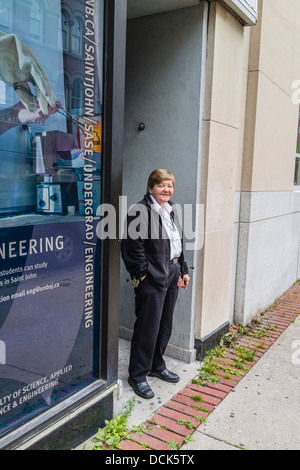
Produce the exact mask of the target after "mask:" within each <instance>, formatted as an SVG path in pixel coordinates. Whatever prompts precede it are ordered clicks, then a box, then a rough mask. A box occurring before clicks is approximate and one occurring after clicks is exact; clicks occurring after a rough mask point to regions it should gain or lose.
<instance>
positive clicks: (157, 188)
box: [148, 180, 174, 206]
mask: <svg viewBox="0 0 300 470" xmlns="http://www.w3.org/2000/svg"><path fill="white" fill-rule="evenodd" d="M148 190H149V192H150V194H151V195H152V196H153V197H154V199H155V200H156V201H157V202H158V204H159V205H160V206H161V205H162V204H165V203H166V202H168V201H169V200H170V199H171V197H172V195H173V192H174V186H173V182H172V180H164V181H162V182H161V183H160V184H155V185H154V186H153V188H151V189H150V188H148Z"/></svg>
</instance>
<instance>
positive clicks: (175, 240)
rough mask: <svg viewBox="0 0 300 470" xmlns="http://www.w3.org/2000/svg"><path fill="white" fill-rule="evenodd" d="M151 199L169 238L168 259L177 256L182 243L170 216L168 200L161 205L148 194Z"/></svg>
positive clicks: (170, 209)
mask: <svg viewBox="0 0 300 470" xmlns="http://www.w3.org/2000/svg"><path fill="white" fill-rule="evenodd" d="M150 197H151V200H152V202H153V205H154V208H155V210H156V211H157V212H158V213H159V215H160V216H161V219H162V223H163V226H164V229H165V231H166V232H167V235H168V237H169V239H170V248H171V255H170V259H173V258H179V256H180V255H181V251H182V243H181V238H180V234H179V232H178V229H177V227H176V225H175V224H174V221H173V220H172V218H171V215H170V214H171V212H172V206H171V204H169V203H168V202H166V203H165V204H163V205H161V206H160V205H159V204H158V202H157V201H156V199H154V197H153V196H152V195H151V194H150Z"/></svg>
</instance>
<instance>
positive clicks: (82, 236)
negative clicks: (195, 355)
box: [0, 0, 103, 435]
mask: <svg viewBox="0 0 300 470" xmlns="http://www.w3.org/2000/svg"><path fill="white" fill-rule="evenodd" d="M102 24H103V1H102V0H95V1H90V2H88V9H87V7H86V5H85V3H84V2H82V1H80V0H65V1H60V0H52V1H51V2H46V1H41V0H34V1H32V2H28V1H27V0H19V1H18V2H15V1H13V0H12V1H7V0H0V78H1V79H0V435H1V433H4V432H6V431H8V430H9V429H11V428H13V427H14V426H16V425H18V424H20V423H22V422H23V421H24V420H26V419H28V418H31V417H32V416H34V415H36V414H37V413H39V412H41V411H43V410H45V409H47V408H48V407H49V406H51V405H53V404H55V403H57V402H58V401H60V400H62V399H64V398H66V397H67V396H69V395H70V394H72V393H74V392H75V391H77V390H78V389H80V388H82V387H84V386H86V385H87V384H88V383H90V382H91V381H93V380H95V379H96V378H97V371H98V358H97V356H96V355H95V354H94V349H95V347H94V346H95V341H97V338H96V332H97V316H95V314H94V312H95V310H97V307H98V304H99V298H98V289H95V286H97V284H98V282H99V268H98V266H99V256H100V253H99V244H98V241H97V237H96V235H95V227H96V211H97V207H98V206H99V204H100V191H101V157H102V155H101V153H102V49H103V30H102ZM27 25H29V28H27ZM87 25H88V28H87ZM95 44H97V47H95ZM91 110H92V111H91ZM87 220H88V222H87ZM87 242H89V244H88V243H87Z"/></svg>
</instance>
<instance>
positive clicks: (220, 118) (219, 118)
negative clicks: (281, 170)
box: [196, 2, 249, 338]
mask: <svg viewBox="0 0 300 470" xmlns="http://www.w3.org/2000/svg"><path fill="white" fill-rule="evenodd" d="M248 40H249V33H248V31H247V28H244V27H243V26H242V24H241V23H240V22H239V21H238V20H237V19H235V18H234V17H233V16H232V15H231V14H230V12H229V11H227V10H226V9H225V8H224V7H222V6H221V4H220V3H218V2H212V3H211V4H210V17H209V31H208V58H207V79H206V106H205V116H204V137H203V165H202V182H201V184H202V186H201V187H202V189H201V203H202V204H203V205H204V211H205V228H204V247H203V249H202V250H201V252H200V253H199V260H198V277H197V283H198V285H197V293H198V294H197V299H196V338H204V337H205V336H207V335H209V334H210V333H212V332H213V331H214V330H216V329H218V328H219V327H220V326H222V325H223V324H225V323H226V322H228V320H229V317H230V303H231V282H232V281H231V272H232V247H233V240H234V218H235V200H236V185H237V182H240V179H241V177H240V176H239V175H240V174H241V165H242V148H243V135H244V129H243V124H244V116H245V103H246V85H247V61H248V51H249V42H248Z"/></svg>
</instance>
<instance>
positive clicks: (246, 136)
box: [120, 0, 299, 361]
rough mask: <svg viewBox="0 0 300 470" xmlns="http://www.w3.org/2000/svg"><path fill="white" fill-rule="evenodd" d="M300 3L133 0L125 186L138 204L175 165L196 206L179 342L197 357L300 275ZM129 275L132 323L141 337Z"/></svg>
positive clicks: (125, 312)
mask: <svg viewBox="0 0 300 470" xmlns="http://www.w3.org/2000/svg"><path fill="white" fill-rule="evenodd" d="M175 3H176V6H175ZM184 7H185V8H184ZM298 8H299V7H298V4H297V2H295V1H292V2H289V5H288V6H284V7H283V6H282V2H279V1H278V2H277V1H268V0H262V1H258V2H256V1H210V2H205V1H202V2H198V1H183V2H180V1H179V2H167V1H166V2H159V5H158V4H157V2H153V4H152V3H151V7H150V6H149V5H148V6H146V5H145V4H144V2H134V1H129V2H128V18H129V19H128V24H127V72H126V106H125V143H124V172H123V193H124V194H125V195H126V196H128V200H129V202H128V204H129V205H130V204H132V203H133V202H134V199H135V198H136V197H137V193H138V194H140V195H142V194H143V191H144V189H145V181H146V176H147V173H149V172H150V171H151V169H153V168H155V167H167V168H170V169H171V170H172V171H174V173H175V176H177V178H176V191H175V195H174V197H175V199H176V202H177V201H178V202H179V204H181V205H184V204H194V208H193V209H192V210H191V217H192V219H193V223H194V225H193V227H194V229H195V232H196V233H195V238H194V240H193V241H194V242H195V245H194V246H195V247H196V249H195V250H193V249H192V250H191V251H189V250H188V251H187V258H188V261H189V266H190V268H191V272H192V286H191V289H190V291H189V292H185V293H180V296H179V302H178V307H177V310H176V315H175V322H174V333H173V336H172V339H171V344H170V346H169V350H168V351H169V354H171V355H174V356H175V357H178V358H181V359H183V360H187V361H189V360H192V359H193V358H194V357H195V354H197V353H198V354H200V356H201V354H202V353H203V351H204V350H205V349H207V348H209V347H210V346H211V345H213V344H214V342H215V341H216V340H217V339H218V338H220V336H221V335H222V334H223V333H224V332H226V331H227V329H228V326H229V325H230V324H231V323H232V322H237V323H243V324H247V323H248V322H250V321H251V319H253V318H254V317H255V316H256V315H257V314H258V313H259V312H260V311H262V310H264V309H265V308H267V307H268V306H269V305H270V304H272V303H273V301H274V300H275V299H276V298H277V297H279V296H280V295H281V294H282V293H283V292H284V291H285V290H287V289H288V288H289V287H290V285H292V284H293V283H294V282H295V281H296V280H297V279H298V278H299V223H298V222H299V192H298V190H297V189H298V188H297V184H295V183H297V181H298V180H297V178H299V176H298V175H299V170H298V163H297V162H298V161H299V160H298V156H297V158H296V169H295V146H296V144H297V125H298V112H299V107H298V105H299V103H298V102H297V80H298V78H297V77H299V67H298V62H299V61H298V59H297V58H298V54H299V51H298V34H299V26H298V24H297V20H296V18H297V11H298V10H297V9H298ZM286 32H287V33H286ZM298 88H299V87H298ZM293 97H294V99H293ZM295 102H296V104H295ZM139 122H143V123H144V124H145V126H146V127H145V130H144V131H143V132H139V131H138V124H139ZM141 168H142V171H141ZM196 204H200V205H201V211H200V213H198V212H197V207H195V205H196ZM186 220H188V219H186ZM195 227H196V228H195ZM188 232H191V230H189V231H188ZM121 269H122V270H123V269H124V268H123V267H122V268H121ZM122 279H123V283H122V282H121V299H122V298H124V299H125V297H126V302H121V327H120V330H121V335H122V336H124V337H125V338H130V336H131V330H132V322H133V318H132V311H133V305H132V304H131V305H130V303H129V305H128V302H129V301H128V295H127V294H128V284H127V285H126V280H127V281H128V279H127V277H126V273H125V272H124V271H123V272H122ZM123 296H124V297H123Z"/></svg>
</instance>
